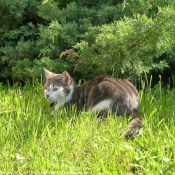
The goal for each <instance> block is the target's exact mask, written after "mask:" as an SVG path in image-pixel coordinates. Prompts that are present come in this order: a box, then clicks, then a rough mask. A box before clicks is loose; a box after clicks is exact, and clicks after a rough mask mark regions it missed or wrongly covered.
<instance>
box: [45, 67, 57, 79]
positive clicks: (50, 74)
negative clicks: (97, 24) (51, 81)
mask: <svg viewBox="0 0 175 175" xmlns="http://www.w3.org/2000/svg"><path fill="white" fill-rule="evenodd" d="M44 73H45V76H46V78H47V79H48V78H51V77H54V76H56V75H59V74H55V73H53V72H50V71H48V70H47V69H45V68H44Z"/></svg>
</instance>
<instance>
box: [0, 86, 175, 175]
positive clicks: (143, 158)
mask: <svg viewBox="0 0 175 175" xmlns="http://www.w3.org/2000/svg"><path fill="white" fill-rule="evenodd" d="M0 99H1V100H0V174H40V173H42V174H92V175H94V174H121V175H131V174H138V175H142V174H145V175H148V174H149V175H151V174H153V175H161V174H162V175H168V174H169V175H172V174H175V111H174V109H175V90H174V89H173V90H163V89H161V86H160V85H157V86H156V87H155V88H154V89H150V88H149V87H148V88H144V91H143V90H142V91H140V113H141V114H142V115H143V116H144V117H145V122H144V127H143V128H142V129H141V132H140V134H139V135H138V136H137V137H136V138H135V139H133V140H132V139H129V140H125V139H124V138H123V137H122V136H121V135H120V130H121V129H122V128H124V127H125V126H126V125H127V121H126V120H125V119H123V118H122V117H116V118H114V117H109V118H107V119H103V120H101V121H97V120H96V119H95V118H94V117H92V116H91V115H90V114H89V113H87V112H82V113H81V114H80V115H79V116H78V117H76V116H75V112H74V110H72V111H70V112H69V114H67V113H66V112H65V110H62V111H61V112H60V114H59V115H56V116H52V115H51V110H52V109H51V108H50V106H49V103H48V102H47V101H46V100H45V99H44V97H43V87H42V85H41V84H37V83H36V84H35V85H29V84H27V85H26V86H25V87H21V86H20V85H14V86H13V87H9V86H2V85H0Z"/></svg>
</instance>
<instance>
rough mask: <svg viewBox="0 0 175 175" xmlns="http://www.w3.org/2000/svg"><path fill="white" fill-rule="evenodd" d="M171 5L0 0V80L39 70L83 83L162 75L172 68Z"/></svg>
mask: <svg viewBox="0 0 175 175" xmlns="http://www.w3.org/2000/svg"><path fill="white" fill-rule="evenodd" d="M174 7H175V2H174V1H171V0H166V1H165V0H162V1H160V0H154V1H144V0H124V1H122V0H119V1H114V0H109V1H106V0H95V1H94V0H86V1H81V0H74V1H70V0H66V1H65V0H64V1H63V0H59V1H58V0H42V1H41V0H23V1H16V0H15V1H11V0H0V17H1V21H0V25H1V29H0V38H1V42H0V79H4V78H5V79H7V78H8V77H13V78H17V79H20V80H22V81H26V80H27V79H33V78H35V77H36V78H40V76H41V74H42V73H43V70H42V68H43V67H47V68H48V69H49V70H52V71H54V72H62V71H63V70H67V71H69V72H70V73H72V72H73V71H75V73H74V74H73V75H74V76H77V75H81V77H82V78H87V79H88V78H91V77H92V76H96V75H100V74H110V75H111V74H113V75H114V76H119V77H126V78H130V79H135V78H138V77H139V76H141V75H142V74H143V72H147V73H151V72H152V71H163V70H164V69H165V68H167V67H168V65H169V64H171V65H174V48H175V46H174V45H175V33H174V31H175V25H174V20H175V9H174ZM72 49H73V50H74V52H73V53H75V54H72V55H71V56H70V54H69V52H68V51H69V50H70V53H72V51H71V50H72ZM61 53H67V57H66V54H61ZM60 54H61V55H62V57H61V58H60ZM63 55H64V56H63Z"/></svg>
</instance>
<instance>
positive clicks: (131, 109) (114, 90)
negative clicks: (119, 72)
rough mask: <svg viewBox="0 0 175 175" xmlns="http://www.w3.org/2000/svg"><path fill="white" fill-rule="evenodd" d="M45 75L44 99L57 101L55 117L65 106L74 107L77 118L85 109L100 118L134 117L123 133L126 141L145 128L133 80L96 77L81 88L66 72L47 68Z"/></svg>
mask: <svg viewBox="0 0 175 175" xmlns="http://www.w3.org/2000/svg"><path fill="white" fill-rule="evenodd" d="M44 72H45V76H46V82H45V84H44V95H45V98H46V99H47V100H49V101H52V102H56V105H55V109H54V111H53V112H52V114H53V115H54V114H56V113H58V112H59V110H60V108H61V107H63V106H64V107H67V108H68V109H69V108H70V107H72V106H73V105H75V106H76V109H77V115H78V113H79V112H81V111H82V110H85V111H90V112H91V113H92V114H93V115H96V116H97V117H107V116H108V115H109V114H111V115H116V116H126V117H127V118H128V117H129V116H132V118H131V120H130V123H129V125H128V126H127V127H126V128H124V129H123V130H122V131H121V133H123V135H124V136H125V138H128V137H129V136H135V135H136V134H137V133H138V132H139V130H140V128H141V127H142V125H143V124H142V121H143V118H142V116H141V115H139V113H138V107H139V94H138V91H137V89H136V88H135V86H134V85H133V84H132V83H131V82H130V81H128V80H120V79H117V78H114V77H110V76H97V77H95V78H94V79H92V80H90V81H88V82H86V83H84V84H82V85H80V86H78V85H77V84H76V83H75V82H74V80H73V78H72V77H71V76H70V75H69V73H68V72H66V71H64V72H63V73H62V74H55V73H53V72H50V71H49V70H47V69H45V68H44Z"/></svg>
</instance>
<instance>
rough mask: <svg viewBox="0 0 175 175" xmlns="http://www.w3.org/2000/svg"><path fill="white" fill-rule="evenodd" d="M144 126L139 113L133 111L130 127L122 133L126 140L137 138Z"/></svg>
mask: <svg viewBox="0 0 175 175" xmlns="http://www.w3.org/2000/svg"><path fill="white" fill-rule="evenodd" d="M142 126H143V117H142V116H141V115H139V114H138V112H137V111H133V113H132V118H131V120H130V123H129V125H128V126H127V127H126V128H124V129H123V130H122V131H121V134H124V137H125V138H129V137H130V136H135V135H137V134H138V133H139V130H140V128H142Z"/></svg>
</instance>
